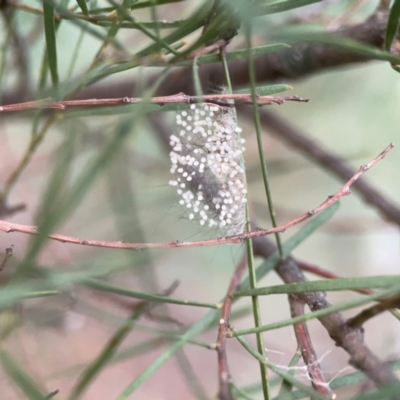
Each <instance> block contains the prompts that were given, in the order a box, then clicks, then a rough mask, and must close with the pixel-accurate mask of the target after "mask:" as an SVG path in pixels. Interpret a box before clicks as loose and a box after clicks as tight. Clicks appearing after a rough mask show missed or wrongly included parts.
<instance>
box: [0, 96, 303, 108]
mask: <svg viewBox="0 0 400 400" xmlns="http://www.w3.org/2000/svg"><path fill="white" fill-rule="evenodd" d="M228 100H235V102H236V106H237V105H241V104H252V101H251V94H245V93H237V94H208V95H204V96H188V95H186V94H185V93H177V94H174V95H172V96H161V97H152V98H149V99H146V98H141V97H119V98H111V99H87V100H63V101H54V100H53V99H52V98H46V99H41V100H35V101H27V102H24V103H17V104H8V105H3V106H0V113H8V112H17V111H27V110H37V109H47V108H50V109H56V110H60V111H65V110H66V109H67V108H68V107H105V106H107V107H110V106H120V105H127V104H139V103H145V104H157V105H160V106H163V105H165V104H171V103H184V104H195V103H213V104H217V105H223V106H225V107H233V106H234V105H233V104H230V103H228V102H227V101H228ZM257 100H258V105H259V106H265V105H269V104H272V103H275V104H283V103H284V102H285V101H299V102H308V99H303V98H301V97H298V96H261V95H258V96H257Z"/></svg>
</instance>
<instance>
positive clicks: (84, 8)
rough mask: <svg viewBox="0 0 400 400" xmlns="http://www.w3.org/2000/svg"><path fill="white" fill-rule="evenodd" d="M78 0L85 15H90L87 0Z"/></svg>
mask: <svg viewBox="0 0 400 400" xmlns="http://www.w3.org/2000/svg"><path fill="white" fill-rule="evenodd" d="M76 2H77V3H78V4H79V7H80V8H81V10H82V12H83V13H84V14H85V15H88V14H89V10H88V8H87V5H86V0H76Z"/></svg>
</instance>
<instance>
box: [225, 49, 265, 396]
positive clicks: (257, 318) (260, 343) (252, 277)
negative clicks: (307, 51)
mask: <svg viewBox="0 0 400 400" xmlns="http://www.w3.org/2000/svg"><path fill="white" fill-rule="evenodd" d="M249 52H250V50H249ZM250 57H251V55H250ZM221 58H222V65H223V68H224V73H225V79H226V83H227V85H228V91H229V93H232V84H231V79H230V75H229V69H228V64H227V62H226V57H225V49H223V50H221ZM253 89H254V88H253ZM235 117H236V109H235ZM238 141H239V143H240V144H239V145H240V146H242V145H241V140H240V135H239V134H238ZM242 165H243V167H244V165H245V164H244V159H243V152H242ZM244 170H246V169H245V168H244ZM245 185H246V187H247V182H246V174H245ZM246 229H247V231H248V232H250V231H251V221H250V208H249V201H248V199H247V202H246ZM246 251H247V265H248V270H249V282H250V287H251V288H252V289H255V288H256V286H257V277H256V271H255V266H254V254H253V244H252V240H251V239H246ZM251 301H252V306H253V315H254V323H255V326H256V327H258V326H261V325H262V323H261V313H260V305H259V302H258V298H257V296H253V297H252V298H251ZM256 337H257V348H258V351H259V352H260V354H261V355H263V356H265V348H264V339H263V336H262V333H257V334H256ZM260 372H261V383H262V387H263V393H264V399H265V400H269V398H270V396H269V387H268V370H267V367H266V365H265V364H264V363H263V362H260Z"/></svg>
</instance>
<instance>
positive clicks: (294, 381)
mask: <svg viewBox="0 0 400 400" xmlns="http://www.w3.org/2000/svg"><path fill="white" fill-rule="evenodd" d="M236 339H237V340H238V341H239V343H240V344H241V345H242V346H243V347H244V348H245V349H246V350H247V351H248V352H249V353H250V354H251V355H252V356H253V357H255V358H256V359H257V360H259V361H260V362H262V363H263V364H264V365H265V366H266V367H268V368H269V369H271V370H272V371H274V372H275V373H276V374H277V375H279V376H280V377H281V378H282V379H284V380H285V381H286V382H288V383H290V384H291V385H293V386H295V387H297V388H299V389H301V390H302V391H303V392H305V393H307V394H308V395H310V396H311V398H312V399H315V400H327V399H328V398H327V397H325V396H323V395H322V394H320V393H318V392H317V391H315V390H314V389H313V388H311V387H309V386H307V385H305V384H304V383H302V382H300V381H299V380H297V379H296V378H294V377H293V375H292V374H289V373H287V372H285V371H283V370H282V369H281V368H280V367H279V366H277V365H275V364H273V363H271V362H269V361H268V360H267V359H266V358H265V357H263V356H262V355H261V354H259V353H258V352H257V351H256V350H255V349H253V348H252V347H251V346H250V345H249V344H248V343H247V342H246V340H245V339H243V338H242V337H241V336H237V337H236Z"/></svg>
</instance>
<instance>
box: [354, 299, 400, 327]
mask: <svg viewBox="0 0 400 400" xmlns="http://www.w3.org/2000/svg"><path fill="white" fill-rule="evenodd" d="M398 307H400V295H397V296H393V297H391V298H389V299H383V300H381V301H380V303H379V304H375V305H373V306H371V307H369V308H366V309H365V310H362V311H361V312H360V313H359V314H357V315H355V316H354V317H352V318H349V319H348V321H347V324H348V325H349V326H351V327H353V328H355V327H358V326H362V325H363V324H364V323H365V322H367V321H368V320H370V319H371V318H373V317H376V316H377V315H379V314H381V313H383V312H384V311H389V310H390V309H393V308H398Z"/></svg>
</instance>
